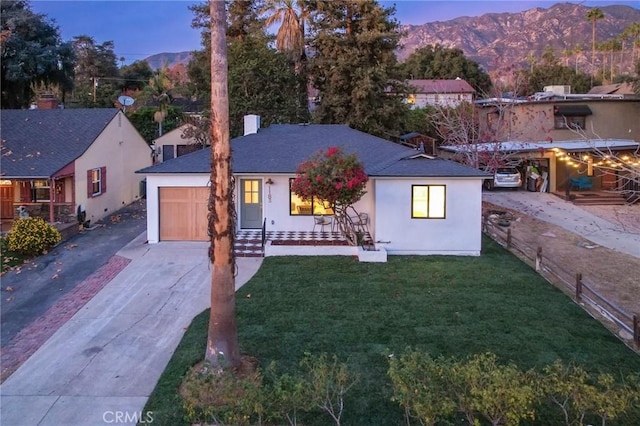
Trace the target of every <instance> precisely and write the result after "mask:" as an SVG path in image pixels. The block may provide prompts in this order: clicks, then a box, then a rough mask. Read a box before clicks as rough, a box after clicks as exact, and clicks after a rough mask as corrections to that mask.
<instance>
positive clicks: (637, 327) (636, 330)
mask: <svg viewBox="0 0 640 426" xmlns="http://www.w3.org/2000/svg"><path fill="white" fill-rule="evenodd" d="M633 342H634V343H635V344H636V346H637V347H640V317H639V316H638V315H634V316H633Z"/></svg>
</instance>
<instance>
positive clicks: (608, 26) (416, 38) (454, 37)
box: [145, 3, 640, 72]
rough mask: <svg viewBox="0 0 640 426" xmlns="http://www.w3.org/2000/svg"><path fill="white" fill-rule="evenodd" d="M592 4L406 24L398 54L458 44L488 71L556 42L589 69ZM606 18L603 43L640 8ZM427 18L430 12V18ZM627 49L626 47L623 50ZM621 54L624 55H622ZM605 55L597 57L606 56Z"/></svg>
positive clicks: (165, 58) (639, 15)
mask: <svg viewBox="0 0 640 426" xmlns="http://www.w3.org/2000/svg"><path fill="white" fill-rule="evenodd" d="M589 9H591V8H589V7H586V6H582V5H579V4H574V3H558V4H555V5H553V6H551V7H549V8H547V9H544V8H534V9H529V10H526V11H524V12H519V13H488V14H485V15H482V16H479V17H468V16H466V17H460V18H456V19H452V20H449V21H438V22H430V23H426V24H423V25H404V26H403V27H402V30H403V31H404V32H405V33H406V36H405V37H403V38H402V40H401V44H402V46H403V48H402V49H401V50H400V51H399V52H398V59H399V60H401V61H402V60H404V59H406V58H407V57H408V56H409V55H410V54H411V52H413V51H414V50H416V49H417V48H419V47H421V46H425V45H428V44H441V45H443V46H445V47H449V48H453V47H456V48H459V49H461V50H462V51H463V52H464V53H465V55H466V56H467V57H468V58H470V59H473V60H474V61H476V62H478V63H480V64H481V65H482V66H483V67H484V68H485V69H486V70H487V71H490V72H492V71H500V70H505V69H507V68H509V67H511V66H514V65H516V66H519V67H520V66H526V65H527V57H528V56H534V57H536V58H540V56H541V55H542V52H544V50H545V49H546V48H548V47H551V48H552V49H553V50H554V52H555V54H556V57H558V58H559V59H560V61H561V62H564V61H566V62H565V63H566V64H567V65H569V64H570V65H572V66H573V65H574V64H575V63H576V60H577V61H578V64H579V66H580V67H581V68H582V69H583V70H585V71H588V70H587V66H588V63H589V61H590V58H591V23H590V22H587V20H586V15H587V12H588V11H589ZM600 9H601V10H602V11H603V13H604V15H605V18H604V19H602V20H599V21H598V22H597V24H596V41H597V42H604V41H606V40H610V39H612V38H615V37H617V36H619V35H620V34H621V33H622V32H623V30H624V29H625V28H626V27H627V26H629V25H630V24H631V23H633V22H640V10H639V9H635V8H632V7H630V6H621V5H612V6H603V7H600ZM425 19H426V17H425ZM576 47H580V48H581V51H580V52H579V53H575V52H573V53H572V54H571V56H569V57H564V56H563V52H564V51H565V50H574V49H575V48H576ZM624 48H625V51H626V53H627V54H626V55H623V56H624V57H626V58H627V60H626V62H623V69H622V70H621V71H627V72H628V71H630V70H631V69H632V65H631V60H630V58H631V55H630V54H629V52H630V50H629V49H630V44H629V43H628V42H627V43H626V45H625V47H624ZM623 53H624V52H623ZM617 56H618V57H619V54H617ZM600 58H601V55H600V56H599V58H598V59H597V60H596V62H597V63H599V61H600V60H601V59H600ZM190 59H191V52H178V53H159V54H157V55H153V56H150V57H148V58H146V59H145V60H146V61H147V62H148V63H149V66H151V68H153V69H158V68H160V67H161V66H162V65H163V64H164V63H168V64H169V67H172V66H173V65H176V64H178V63H182V64H184V65H185V66H186V65H187V64H188V62H189V60H190Z"/></svg>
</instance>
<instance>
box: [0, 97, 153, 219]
mask: <svg viewBox="0 0 640 426" xmlns="http://www.w3.org/2000/svg"><path fill="white" fill-rule="evenodd" d="M0 117H1V118H0V130H1V132H2V148H1V152H2V154H1V155H2V171H1V174H2V176H0V184H1V188H2V219H13V218H15V217H16V216H17V209H18V207H20V206H23V207H24V208H25V209H26V210H27V212H28V213H29V214H30V215H31V216H40V217H43V218H44V219H45V220H47V221H49V222H52V223H53V222H63V223H64V222H74V221H75V220H76V216H77V211H78V207H79V208H80V209H81V210H83V211H85V214H86V220H91V221H94V222H95V221H97V220H99V219H101V218H103V217H104V216H105V215H107V214H109V213H110V212H113V211H115V210H117V209H119V208H121V207H122V206H124V205H126V204H129V203H131V202H133V201H134V200H136V199H137V198H139V197H140V195H141V194H140V188H141V187H140V181H141V178H140V176H139V175H136V174H135V171H136V170H138V169H140V168H142V167H146V166H148V165H150V164H151V151H150V149H149V146H148V145H147V143H146V142H145V140H144V139H143V138H142V136H140V134H139V133H138V131H137V130H136V129H135V128H134V127H133V125H132V124H131V123H130V122H129V120H128V119H127V118H126V116H125V115H124V114H123V113H122V112H121V111H120V110H118V109H115V108H110V109H57V108H55V109H32V110H3V111H2V115H1V116H0Z"/></svg>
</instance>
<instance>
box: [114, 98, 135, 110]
mask: <svg viewBox="0 0 640 426" xmlns="http://www.w3.org/2000/svg"><path fill="white" fill-rule="evenodd" d="M112 99H113V98H112ZM118 102H120V105H122V106H125V107H128V106H131V105H133V103H134V102H135V99H133V98H132V97H131V96H120V97H119V98H118Z"/></svg>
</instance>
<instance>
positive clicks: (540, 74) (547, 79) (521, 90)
mask: <svg viewBox="0 0 640 426" xmlns="http://www.w3.org/2000/svg"><path fill="white" fill-rule="evenodd" d="M515 74H516V80H517V81H519V82H521V84H520V85H519V86H518V87H517V95H518V96H528V95H530V94H532V93H535V92H541V91H542V90H543V89H544V86H549V85H568V86H571V91H572V92H574V93H587V92H588V91H589V89H590V87H591V83H592V80H593V79H592V76H591V75H587V74H583V73H580V72H577V73H576V72H575V70H574V69H573V67H565V66H563V65H559V64H557V63H556V64H555V65H539V66H534V67H533V69H532V70H527V69H521V70H518V71H516V73H515ZM593 82H594V83H595V84H600V82H599V81H598V80H593Z"/></svg>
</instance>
